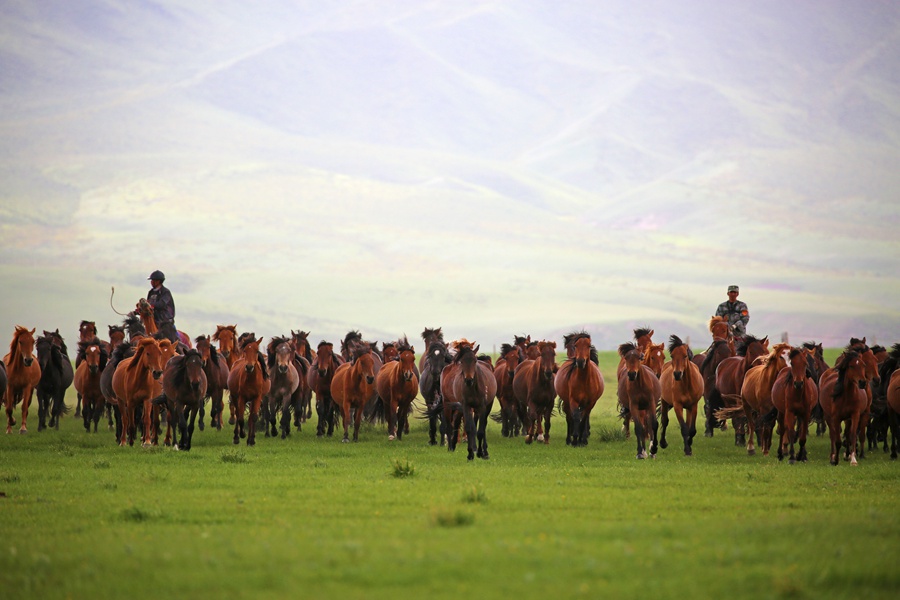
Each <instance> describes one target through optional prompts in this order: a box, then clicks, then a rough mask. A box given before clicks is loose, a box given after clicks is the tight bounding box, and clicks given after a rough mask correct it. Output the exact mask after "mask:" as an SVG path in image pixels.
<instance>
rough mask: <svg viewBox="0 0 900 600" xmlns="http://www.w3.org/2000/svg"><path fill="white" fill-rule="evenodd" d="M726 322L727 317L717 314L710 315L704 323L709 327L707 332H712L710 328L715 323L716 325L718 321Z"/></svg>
mask: <svg viewBox="0 0 900 600" xmlns="http://www.w3.org/2000/svg"><path fill="white" fill-rule="evenodd" d="M727 322H728V319H726V318H725V317H719V316H715V317H710V318H709V323H707V324H706V327H707V328H708V329H709V332H710V333H712V330H713V328H714V327H715V326H716V325H718V324H719V323H727Z"/></svg>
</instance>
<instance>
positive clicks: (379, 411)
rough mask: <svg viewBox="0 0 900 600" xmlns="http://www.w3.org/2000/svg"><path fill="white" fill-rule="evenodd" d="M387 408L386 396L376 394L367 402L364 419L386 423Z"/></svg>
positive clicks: (370, 421) (369, 421)
mask: <svg viewBox="0 0 900 600" xmlns="http://www.w3.org/2000/svg"><path fill="white" fill-rule="evenodd" d="M387 409H388V407H387V404H386V403H385V401H384V398H382V397H381V396H380V395H379V394H375V397H374V398H372V399H371V400H369V401H368V402H366V406H365V407H364V408H363V419H365V421H366V422H367V423H371V424H373V425H374V424H375V423H384V422H385V418H384V417H385V413H386V412H387Z"/></svg>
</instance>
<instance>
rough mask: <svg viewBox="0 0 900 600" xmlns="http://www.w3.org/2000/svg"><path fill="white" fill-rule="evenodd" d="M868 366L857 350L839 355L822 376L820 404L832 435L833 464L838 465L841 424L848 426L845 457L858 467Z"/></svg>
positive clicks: (845, 434) (867, 401)
mask: <svg viewBox="0 0 900 600" xmlns="http://www.w3.org/2000/svg"><path fill="white" fill-rule="evenodd" d="M868 403H869V399H868V397H867V396H866V367H865V364H864V363H863V361H862V357H861V355H860V353H859V352H857V351H856V350H848V351H846V352H845V353H844V354H842V355H841V357H840V358H838V360H837V362H836V363H835V368H834V369H832V370H829V371H826V372H825V373H824V374H822V377H821V378H820V379H819V404H821V405H822V412H823V413H824V414H825V421H826V422H827V423H828V429H829V433H830V434H831V464H832V465H837V464H838V461H839V459H840V450H841V424H842V423H843V424H844V425H845V431H844V436H845V439H844V446H845V448H846V453H845V457H847V458H849V460H850V464H851V465H853V466H856V464H857V462H856V441H857V434H858V432H859V420H860V416H861V415H862V414H863V413H864V412H865V411H866V407H867V405H868Z"/></svg>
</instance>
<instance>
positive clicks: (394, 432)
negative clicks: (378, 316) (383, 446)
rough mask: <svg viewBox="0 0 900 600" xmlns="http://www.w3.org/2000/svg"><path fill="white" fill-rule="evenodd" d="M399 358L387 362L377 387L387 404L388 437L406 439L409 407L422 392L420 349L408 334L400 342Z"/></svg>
mask: <svg viewBox="0 0 900 600" xmlns="http://www.w3.org/2000/svg"><path fill="white" fill-rule="evenodd" d="M396 348H397V351H398V352H399V360H392V361H390V362H386V363H385V365H384V366H383V367H381V370H380V371H379V372H378V375H376V376H375V389H376V391H377V392H378V395H379V396H380V397H381V398H382V400H383V401H384V403H385V411H386V412H387V422H388V439H389V440H393V439H394V438H395V437H396V438H397V439H398V440H400V439H403V433H404V431H405V430H406V428H407V427H408V426H409V409H410V407H411V406H412V403H413V401H414V400H415V399H416V396H417V395H418V394H419V378H418V376H417V375H416V353H415V352H416V351H415V348H414V347H413V346H410V345H409V342H408V341H407V339H406V338H405V337H404V338H403V339H402V340H398V341H397V345H396Z"/></svg>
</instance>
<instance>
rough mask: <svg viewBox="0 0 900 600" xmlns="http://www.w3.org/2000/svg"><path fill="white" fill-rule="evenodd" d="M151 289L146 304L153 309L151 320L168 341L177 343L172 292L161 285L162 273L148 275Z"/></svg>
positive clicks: (157, 271) (162, 280) (163, 276)
mask: <svg viewBox="0 0 900 600" xmlns="http://www.w3.org/2000/svg"><path fill="white" fill-rule="evenodd" d="M147 279H149V280H150V285H151V289H150V291H149V292H147V302H148V303H149V304H150V305H151V306H152V307H153V320H154V321H156V327H157V329H159V331H160V332H162V333H163V335H165V336H166V337H167V338H168V339H169V341H171V342H173V343H175V342H177V341H178V331H177V330H176V329H175V301H174V300H173V299H172V292H170V291H169V288H167V287H166V286H164V285H163V282H164V281H165V280H166V276H165V275H164V274H163V272H162V271H159V270H156V271H153V272H152V273H150V277H148V278H147Z"/></svg>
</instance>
